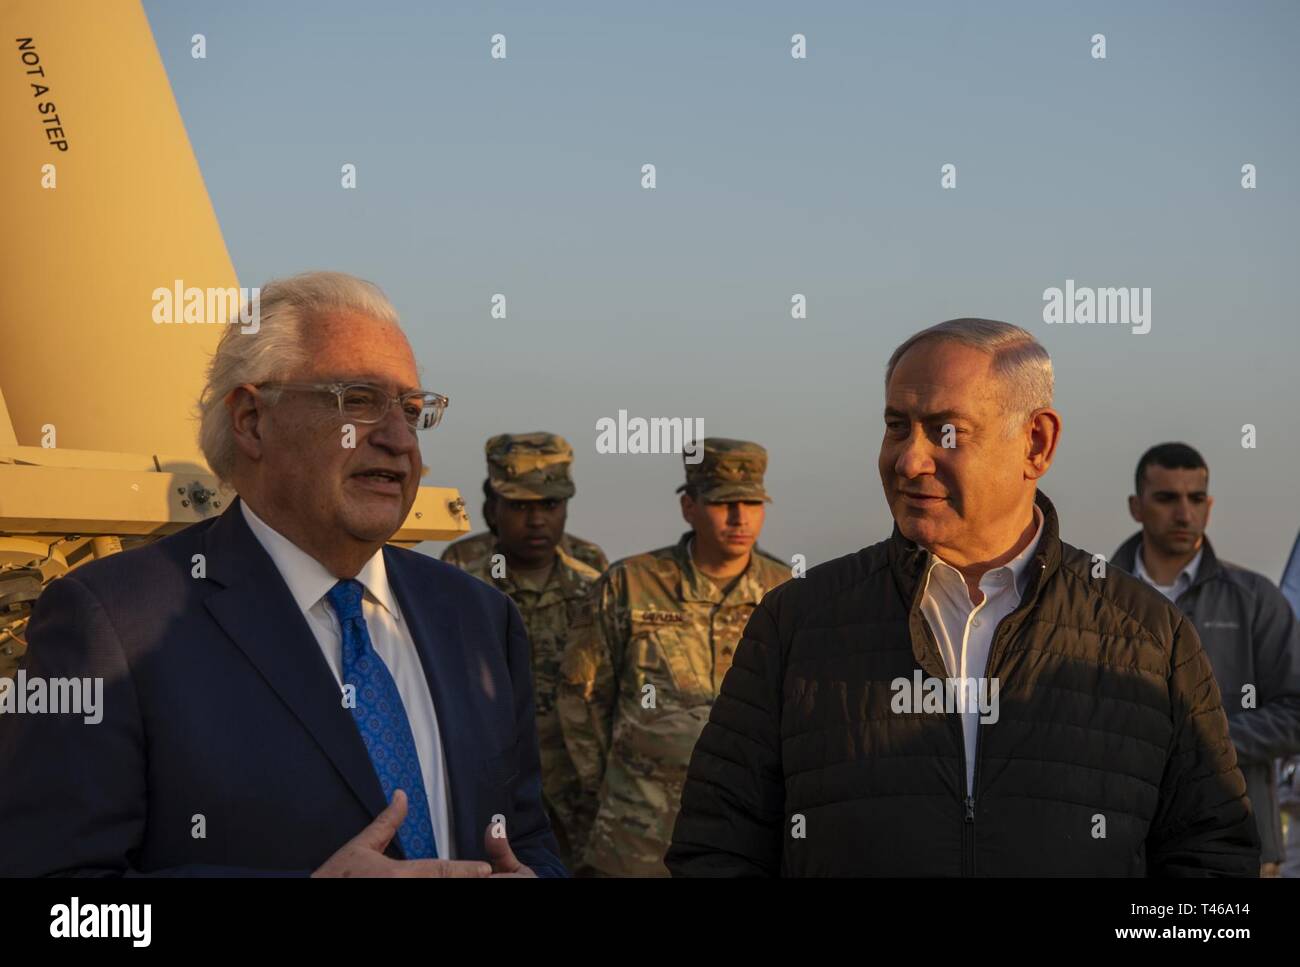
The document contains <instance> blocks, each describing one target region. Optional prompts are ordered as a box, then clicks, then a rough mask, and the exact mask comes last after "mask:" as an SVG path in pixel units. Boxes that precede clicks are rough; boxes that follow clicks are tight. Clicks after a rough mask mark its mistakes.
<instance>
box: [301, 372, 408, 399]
mask: <svg viewBox="0 0 1300 967" xmlns="http://www.w3.org/2000/svg"><path fill="white" fill-rule="evenodd" d="M321 382H323V383H342V384H344V385H345V386H351V385H354V384H356V383H368V384H369V385H371V386H378V387H379V388H380V389H383V388H384V384H385V383H386V382H387V380H385V379H384V378H383V377H382V376H377V375H375V374H373V373H371V374H369V375H365V376H357V375H356V374H352V375H349V376H322V377H321ZM428 392H431V390H426V389H424V388H423V387H422V386H398V388H397V393H398V395H399V396H404V395H405V394H407V393H428Z"/></svg>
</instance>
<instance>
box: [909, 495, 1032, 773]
mask: <svg viewBox="0 0 1300 967" xmlns="http://www.w3.org/2000/svg"><path fill="white" fill-rule="evenodd" d="M1034 520H1035V521H1037V522H1038V529H1037V530H1036V531H1035V532H1034V537H1033V540H1031V541H1030V542H1029V543H1028V544H1027V545H1025V549H1024V550H1023V551H1021V552H1020V553H1019V554H1017V555H1016V556H1015V557H1013V558H1012V559H1011V560H1010V561H1008V562H1007V563H1006V564H1003V565H1002V566H1001V567H995V568H993V569H992V570H990V571H986V572H985V573H984V575H983V576H982V577H981V578H980V583H979V589H980V590H981V591H982V592H984V600H983V601H982V602H980V603H979V604H978V605H977V604H973V603H972V602H971V599H970V591H969V590H968V589H967V587H966V579H965V578H963V577H962V574H961V571H959V570H957V569H956V568H955V567H953V566H952V565H950V564H948V563H947V562H946V561H943V560H940V559H939V557H938V555H934V556H933V558H932V562H931V564H930V569H929V570H928V571H927V572H926V576H925V590H924V591H922V598H921V613H922V614H923V615H925V620H926V622H927V623H928V624H929V625H930V630H931V631H933V632H934V637H935V640H936V641H937V642H938V643H939V654H941V655H942V656H943V662H944V665H945V666H946V668H947V670H948V677H949V678H959V679H968V678H973V679H980V678H983V677H984V673H985V671H986V670H987V668H988V663H989V648H990V647H991V646H992V644H993V632H994V631H995V630H996V629H997V626H998V622H1000V621H1001V620H1002V619H1003V618H1005V617H1006V616H1007V615H1009V614H1010V613H1011V612H1012V611H1014V610H1015V609H1016V606H1017V605H1018V604H1020V598H1021V596H1022V595H1024V593H1025V588H1026V587H1028V585H1029V580H1030V578H1032V577H1033V573H1032V572H1031V571H1030V569H1029V563H1030V561H1031V559H1032V558H1033V556H1034V553H1035V552H1036V551H1037V550H1038V541H1039V539H1040V538H1041V537H1042V535H1043V512H1042V511H1041V510H1039V509H1038V505H1037V504H1035V505H1034ZM961 694H962V693H961V692H958V696H959V697H960V695H961ZM993 694H994V693H993V691H992V689H991V688H990V690H989V692H988V695H989V696H990V697H992V696H993ZM971 697H972V698H973V697H974V696H973V695H972V696H971ZM958 709H959V711H960V713H961V728H962V735H963V737H964V738H965V740H966V795H968V796H970V795H973V794H974V785H975V742H976V738H977V737H978V735H979V726H980V721H979V720H980V710H979V706H978V703H977V702H975V701H968V702H967V703H966V704H965V706H964V707H963V706H961V705H959V706H958Z"/></svg>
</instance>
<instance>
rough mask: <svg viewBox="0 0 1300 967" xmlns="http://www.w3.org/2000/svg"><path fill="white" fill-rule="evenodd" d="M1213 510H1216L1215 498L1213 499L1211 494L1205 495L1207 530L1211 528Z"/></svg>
mask: <svg viewBox="0 0 1300 967" xmlns="http://www.w3.org/2000/svg"><path fill="white" fill-rule="evenodd" d="M1213 509H1214V498H1213V497H1211V496H1210V495H1209V494H1206V495H1205V526H1206V528H1207V529H1208V528H1209V526H1210V511H1212V510H1213Z"/></svg>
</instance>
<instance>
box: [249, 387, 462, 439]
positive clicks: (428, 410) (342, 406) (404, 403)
mask: <svg viewBox="0 0 1300 967" xmlns="http://www.w3.org/2000/svg"><path fill="white" fill-rule="evenodd" d="M258 388H259V389H262V388H265V389H272V390H298V391H300V392H315V393H333V394H334V396H335V398H337V399H338V403H339V416H340V417H342V418H343V420H344V422H346V423H378V422H379V421H380V420H382V419H383V418H384V417H385V416H387V415H388V408H389V407H390V406H392V405H393V404H394V403H396V404H397V405H398V406H399V407H401V409H402V416H403V417H404V418H405V419H406V424H407V426H409V427H410V428H411V429H413V430H432V429H433V428H434V427H435V426H437V425H438V424H439V423H441V422H442V414H443V413H444V412H445V411H446V409H447V405H448V404H449V403H450V402H451V400H449V399H448V398H447V397H445V396H443V395H442V394H441V393H433V392H430V391H428V390H412V391H411V392H409V393H403V394H401V395H400V396H389V395H388V391H387V390H385V389H384V388H383V387H381V386H375V385H374V384H372V383H259V384H258Z"/></svg>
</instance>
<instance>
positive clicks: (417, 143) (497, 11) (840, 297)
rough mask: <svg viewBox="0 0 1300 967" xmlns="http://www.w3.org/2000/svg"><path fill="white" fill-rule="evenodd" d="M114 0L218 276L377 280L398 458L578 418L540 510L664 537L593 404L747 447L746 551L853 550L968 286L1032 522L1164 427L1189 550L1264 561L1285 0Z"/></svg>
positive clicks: (1103, 481)
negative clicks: (1007, 398)
mask: <svg viewBox="0 0 1300 967" xmlns="http://www.w3.org/2000/svg"><path fill="white" fill-rule="evenodd" d="M145 9H146V12H147V13H148V16H149V19H150V22H151V24H152V27H153V30H154V35H155V38H156V40H157V42H158V45H159V48H160V50H161V52H162V56H163V61H164V63H165V65H166V68H167V72H168V75H169V77H170V78H171V83H172V87H173V89H174V91H175V94H176V98H177V101H178V103H179V105H180V109H181V114H182V116H183V118H184V120H185V125H186V128H187V130H188V132H189V136H190V139H191V141H192V143H193V146H194V150H195V152H196V154H197V156H198V160H199V164H200V166H201V168H202V170H203V173H204V176H205V178H206V181H207V186H208V190H209V192H210V194H211V196H212V201H213V205H214V206H215V208H216V212H217V216H218V218H219V219H220V222H221V226H222V230H223V232H224V234H225V239H226V244H227V246H228V247H229V249H230V253H231V255H232V257H233V259H234V262H235V266H236V269H237V270H238V273H239V277H240V281H241V284H243V285H258V284H261V283H263V282H265V281H266V280H267V279H268V278H271V277H273V276H278V275H287V274H290V273H293V272H297V271H301V270H304V269H313V268H333V269H341V270H344V271H349V272H354V273H356V274H359V275H362V276H364V277H367V278H370V279H372V280H373V281H375V282H377V283H379V284H380V285H381V286H383V287H384V288H385V289H386V291H387V292H388V293H389V295H390V296H391V297H392V299H393V301H394V302H395V303H396V305H397V306H398V308H399V310H400V311H401V312H402V314H403V318H404V320H405V324H406V326H407V329H408V332H409V334H410V336H411V340H412V343H413V345H414V347H415V350H416V354H417V356H418V357H419V358H420V360H421V362H422V364H423V366H424V368H425V371H426V375H427V384H428V385H429V386H430V387H431V388H433V389H436V390H438V391H440V392H443V393H446V394H447V395H448V396H450V397H451V399H452V406H451V409H450V410H449V411H448V414H447V419H446V421H445V422H444V424H443V426H441V427H439V428H438V429H437V430H435V431H434V433H433V435H432V436H431V437H430V438H429V439H428V441H427V443H426V445H425V448H424V457H425V461H426V462H427V463H428V464H430V465H431V466H432V468H433V471H432V474H431V475H430V480H431V481H436V482H438V483H443V484H447V485H454V486H458V487H460V488H461V489H462V490H463V491H464V492H465V493H466V495H467V497H468V498H469V500H470V505H471V507H472V508H474V510H475V512H476V513H475V516H476V517H477V507H478V490H479V486H480V484H481V482H482V478H483V476H484V468H483V456H482V445H483V441H484V440H485V439H486V438H487V437H488V436H490V435H492V434H494V433H498V432H502V431H528V430H537V429H544V430H551V431H554V432H558V433H562V434H563V435H565V436H566V437H568V438H569V440H570V441H571V442H572V443H573V445H574V447H575V450H576V451H577V461H576V464H575V472H576V478H577V484H578V496H577V497H576V498H575V500H574V501H573V504H572V508H571V513H570V530H572V531H575V532H576V533H579V534H581V535H583V536H586V537H589V538H591V539H594V540H596V541H598V542H600V543H601V544H603V545H604V546H605V548H606V550H607V551H608V552H609V553H610V554H611V556H612V557H619V556H623V555H626V554H629V553H633V552H636V551H640V550H645V549H648V548H650V547H656V546H660V545H663V544H666V543H669V542H671V541H672V540H673V539H675V537H676V536H677V534H678V533H679V532H680V531H681V530H682V529H683V527H684V525H683V524H682V523H681V520H680V517H679V515H678V512H677V505H676V497H675V495H674V494H673V488H674V487H675V486H676V485H677V484H678V483H679V482H680V480H681V463H680V458H673V457H671V456H651V455H644V456H635V455H624V456H618V455H600V454H597V453H596V451H595V445H594V444H595V437H596V432H595V423H596V420H597V419H599V418H600V417H602V416H614V415H616V413H617V411H618V410H619V409H626V410H628V411H629V412H630V413H632V414H633V415H641V416H647V417H648V416H670V417H671V416H681V417H702V418H703V419H704V425H705V429H706V432H708V433H710V434H715V435H719V436H731V437H741V438H747V439H753V440H757V441H759V442H761V443H763V444H764V445H766V446H767V447H768V449H769V451H770V455H771V464H770V471H769V478H768V483H769V489H770V490H771V492H772V494H773V496H774V497H775V503H774V504H773V505H772V506H771V508H770V511H769V518H768V521H769V522H768V527H767V530H766V531H765V533H764V537H763V544H764V545H765V546H767V547H769V548H770V549H771V550H772V551H773V552H776V553H779V554H780V555H782V556H783V557H786V558H787V559H788V558H789V556H790V555H791V554H793V553H796V552H798V553H802V554H804V555H805V556H806V557H807V558H808V560H809V561H810V562H811V563H815V562H818V561H822V560H826V559H829V558H831V557H834V556H837V555H840V554H844V553H848V552H850V551H853V550H856V549H857V548H858V547H861V546H863V545H865V544H867V543H871V542H874V541H876V540H879V539H881V538H882V537H884V536H886V535H887V534H888V532H889V526H890V522H889V513H888V509H887V508H886V506H885V503H884V500H883V497H882V495H881V492H880V482H879V478H878V475H877V473H876V470H875V456H876V452H877V449H878V446H879V441H880V436H881V415H880V414H881V409H882V400H883V395H882V393H883V391H882V381H883V369H884V364H885V360H886V359H887V358H888V356H889V353H890V352H891V351H892V349H893V347H894V346H895V345H896V344H897V343H899V342H900V341H901V340H902V339H904V338H905V337H906V336H907V335H908V334H910V333H911V332H912V331H914V330H916V329H918V328H921V327H923V326H926V325H929V324H931V323H934V322H938V321H940V320H942V319H946V318H950V317H953V316H962V315H978V316H986V317H992V318H996V319H1004V320H1007V321H1010V322H1015V323H1018V324H1020V325H1024V326H1026V327H1027V328H1030V329H1031V330H1032V331H1033V332H1034V333H1035V334H1036V335H1037V336H1038V337H1039V338H1040V339H1041V340H1042V342H1043V343H1044V345H1046V347H1047V348H1048V350H1049V352H1051V354H1052V356H1053V359H1054V361H1055V365H1056V374H1057V387H1058V392H1057V406H1058V408H1059V409H1060V410H1061V412H1062V414H1063V418H1064V433H1063V437H1062V441H1061V448H1060V452H1059V456H1058V459H1057V462H1056V464H1055V465H1054V466H1053V468H1052V470H1051V472H1050V473H1049V474H1048V476H1047V478H1046V479H1045V481H1044V484H1043V489H1044V490H1045V492H1046V493H1047V494H1048V495H1049V496H1051V497H1052V499H1053V500H1054V501H1055V502H1056V504H1057V506H1058V509H1059V510H1060V511H1061V515H1062V532H1063V536H1064V537H1065V539H1066V540H1069V541H1071V542H1072V543H1075V544H1078V545H1080V546H1083V547H1085V548H1088V549H1090V550H1093V551H1099V552H1102V553H1105V554H1109V553H1110V552H1111V551H1112V550H1113V549H1114V547H1115V546H1116V544H1118V543H1119V541H1120V540H1121V539H1122V538H1123V537H1125V536H1126V535H1127V534H1128V533H1130V532H1131V530H1132V529H1133V528H1134V525H1133V524H1132V523H1131V522H1130V521H1129V519H1128V515H1127V511H1126V508H1125V497H1126V496H1127V495H1128V494H1129V493H1130V492H1131V490H1132V483H1131V481H1132V473H1133V467H1134V464H1135V463H1136V461H1137V458H1138V456H1139V455H1140V454H1141V452H1142V450H1144V449H1145V448H1146V447H1147V446H1148V445H1150V444H1152V443H1156V442H1160V441H1164V440H1169V439H1181V440H1184V441H1186V442H1188V443H1191V444H1192V445H1193V446H1196V447H1197V448H1199V449H1200V450H1201V451H1202V453H1203V454H1204V455H1205V457H1206V459H1207V461H1208V462H1209V463H1210V468H1211V481H1210V484H1211V492H1212V493H1213V494H1214V495H1215V497H1216V500H1217V503H1216V505H1215V510H1214V513H1213V517H1212V520H1211V525H1210V531H1209V533H1210V536H1211V538H1212V540H1214V541H1215V544H1216V547H1217V548H1218V550H1219V553H1220V554H1221V555H1223V556H1226V557H1228V558H1230V559H1234V560H1236V561H1237V562H1239V563H1241V564H1243V565H1245V566H1247V567H1251V568H1254V569H1257V570H1261V571H1263V572H1264V573H1265V574H1267V575H1268V576H1269V577H1270V578H1272V579H1274V580H1276V579H1277V578H1278V576H1279V573H1280V571H1281V568H1282V565H1283V563H1284V561H1285V558H1286V554H1287V552H1288V550H1289V549H1290V546H1291V543H1292V541H1293V540H1294V539H1295V536H1296V532H1297V528H1300V509H1298V507H1297V499H1296V498H1297V494H1300V483H1298V482H1297V481H1298V478H1300V428H1298V427H1297V423H1298V422H1300V421H1297V399H1300V390H1298V389H1297V373H1296V369H1297V363H1298V362H1300V311H1298V310H1297V303H1296V286H1295V279H1296V274H1297V268H1298V267H1300V266H1298V264H1297V246H1298V244H1300V243H1297V237H1296V225H1297V224H1300V187H1297V186H1298V185H1300V172H1297V170H1296V163H1297V158H1300V125H1298V124H1297V119H1298V117H1300V116H1298V115H1297V111H1296V104H1295V97H1296V92H1297V90H1300V58H1297V57H1296V56H1295V51H1296V50H1297V49H1300V5H1297V4H1295V3H1290V2H1283V3H1271V2H1251V3H1246V4H1228V3H1196V2H1177V3H1173V2H1171V3H1142V4H1132V3H1090V4H1068V5H1066V4H1056V3H1053V4H1044V3H1037V2H1033V3H1031V2H1026V3H989V4H973V3H962V2H952V3H906V4H904V3H893V4H889V5H884V4H867V3H795V2H790V3H760V2H748V0H747V2H731V3H712V4H707V5H705V4H694V3H692V4H686V3H662V4H631V3H611V2H603V3H595V2H593V3H554V4H552V3H548V4H537V3H530V2H518V3H489V2H472V3H471V2H465V3H457V4H450V3H446V4H442V3H428V2H420V3H416V2H410V3H397V2H383V3H375V4H360V3H355V2H350V0H349V2H311V3H307V2H293V3H289V2H283V0H275V2H250V0H243V2H224V3H220V4H216V3H211V2H206V0H184V2H177V0H166V2H163V0H145ZM796 32H799V33H803V34H805V35H807V38H808V57H807V59H806V60H802V61H799V60H794V59H792V58H791V57H790V36H791V34H793V33H796ZM194 33H203V34H205V35H206V37H207V54H208V56H207V59H206V60H194V59H192V58H191V56H190V37H191V35H193V34H194ZM495 33H502V34H504V35H505V36H506V38H507V51H508V57H507V59H506V60H505V61H495V60H492V59H491V58H490V57H489V38H490V37H491V36H492V35H493V34H495ZM1094 33H1103V34H1105V35H1106V45H1107V58H1106V59H1105V60H1103V61H1098V60H1094V59H1093V58H1092V57H1091V56H1090V47H1091V44H1090V38H1091V36H1092V35H1093V34H1094ZM346 162H351V163H354V164H356V165H357V167H358V188H357V189H356V190H355V191H345V190H343V189H342V188H341V187H340V184H339V179H340V171H339V169H340V166H341V165H342V164H344V163H346ZM1247 162H1250V163H1253V164H1255V165H1257V167H1258V179H1259V184H1258V187H1257V188H1256V189H1255V190H1253V191H1245V190H1243V189H1242V188H1241V186H1240V178H1241V175H1240V169H1241V166H1242V165H1243V164H1245V163H1247ZM644 163H653V164H655V165H656V166H657V172H658V187H657V188H656V189H655V190H654V191H645V190H643V189H642V188H641V187H640V168H641V165H642V164H644ZM945 163H953V164H955V165H956V166H957V188H956V189H955V190H951V191H944V190H941V189H940V187H939V176H940V166H941V165H943V164H945ZM1067 278H1071V279H1074V280H1076V282H1078V283H1079V284H1080V285H1093V286H1110V285H1113V286H1120V285H1124V286H1139V287H1147V286H1149V287H1150V288H1151V289H1152V290H1153V292H1152V302H1153V321H1152V328H1151V332H1150V333H1149V334H1147V335H1145V336H1135V335H1133V334H1132V333H1131V332H1129V331H1128V330H1127V328H1125V327H1106V328H1103V327H1096V326H1082V327H1078V326H1071V327H1056V326H1047V325H1045V324H1044V323H1043V321H1042V293H1043V290H1044V289H1045V288H1047V287H1048V286H1052V285H1057V286H1061V285H1064V283H1065V280H1066V279H1067ZM497 292H500V293H504V294H505V295H506V296H507V299H508V306H509V317H508V319H506V320H495V321H494V320H492V319H491V318H490V316H489V300H490V299H491V296H492V294H493V293H497ZM796 292H799V293H804V294H805V295H806V296H807V298H808V306H809V315H808V318H807V319H805V320H794V319H791V318H790V311H789V307H790V297H791V295H792V294H793V293H796ZM1244 423H1253V424H1255V425H1256V426H1257V428H1258V447H1257V448H1256V449H1254V450H1245V449H1242V447H1241V444H1240V439H1241V426H1242V424H1244ZM431 549H433V548H431Z"/></svg>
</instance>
